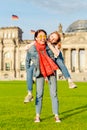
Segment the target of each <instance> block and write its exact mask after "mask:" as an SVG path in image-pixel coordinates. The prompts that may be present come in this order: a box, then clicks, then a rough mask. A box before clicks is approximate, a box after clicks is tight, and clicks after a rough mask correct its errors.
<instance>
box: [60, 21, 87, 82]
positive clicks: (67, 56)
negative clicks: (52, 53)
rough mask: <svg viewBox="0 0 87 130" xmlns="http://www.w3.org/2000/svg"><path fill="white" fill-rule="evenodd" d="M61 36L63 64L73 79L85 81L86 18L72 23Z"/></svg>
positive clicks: (86, 68)
mask: <svg viewBox="0 0 87 130" xmlns="http://www.w3.org/2000/svg"><path fill="white" fill-rule="evenodd" d="M59 28H60V30H61V31H60V33H61V36H62V52H63V56H64V60H65V64H66V66H67V68H68V70H69V72H70V74H71V77H72V79H73V80H75V81H87V20H77V21H75V22H74V23H72V24H71V25H70V26H69V27H68V28H67V30H66V31H65V33H63V32H62V29H61V26H60V27H59Z"/></svg>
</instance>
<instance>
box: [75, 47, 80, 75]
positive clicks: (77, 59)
mask: <svg viewBox="0 0 87 130" xmlns="http://www.w3.org/2000/svg"><path fill="white" fill-rule="evenodd" d="M75 72H76V73H78V72H79V48H77V49H76V70H75Z"/></svg>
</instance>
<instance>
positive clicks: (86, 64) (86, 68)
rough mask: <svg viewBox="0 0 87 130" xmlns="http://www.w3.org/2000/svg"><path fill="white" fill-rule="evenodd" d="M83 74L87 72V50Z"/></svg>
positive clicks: (86, 51)
mask: <svg viewBox="0 0 87 130" xmlns="http://www.w3.org/2000/svg"><path fill="white" fill-rule="evenodd" d="M84 71H85V72H87V48H85V70H84Z"/></svg>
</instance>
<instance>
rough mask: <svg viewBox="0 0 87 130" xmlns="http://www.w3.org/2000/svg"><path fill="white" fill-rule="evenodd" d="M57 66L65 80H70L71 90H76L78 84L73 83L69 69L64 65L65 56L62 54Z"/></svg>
mask: <svg viewBox="0 0 87 130" xmlns="http://www.w3.org/2000/svg"><path fill="white" fill-rule="evenodd" d="M55 62H56V64H57V65H58V67H59V69H60V70H61V72H62V73H63V75H64V77H65V79H67V80H68V83H69V88H76V87H77V86H76V84H74V83H73V81H72V79H71V76H70V74H69V71H68V69H67V67H66V66H65V64H64V60H63V56H62V53H61V52H60V54H59V56H58V57H57V58H56V59H55Z"/></svg>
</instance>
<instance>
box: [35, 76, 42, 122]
mask: <svg viewBox="0 0 87 130" xmlns="http://www.w3.org/2000/svg"><path fill="white" fill-rule="evenodd" d="M43 93H44V78H43V77H38V78H36V103H35V104H36V119H35V122H40V119H39V118H40V113H41V109H42V99H43Z"/></svg>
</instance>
